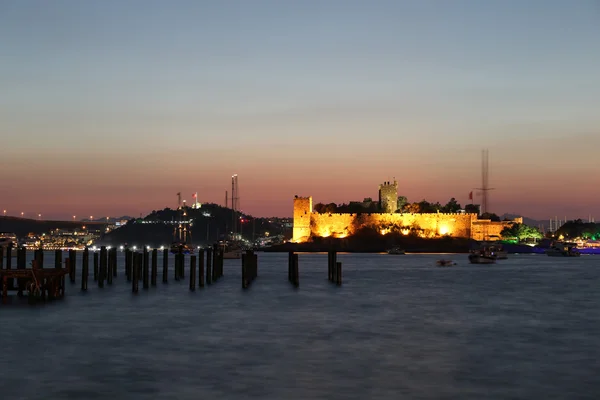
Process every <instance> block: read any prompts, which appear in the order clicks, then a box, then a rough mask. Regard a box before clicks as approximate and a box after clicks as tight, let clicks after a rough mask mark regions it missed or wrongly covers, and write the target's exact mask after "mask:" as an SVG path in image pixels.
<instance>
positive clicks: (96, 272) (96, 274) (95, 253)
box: [94, 251, 99, 282]
mask: <svg viewBox="0 0 600 400" xmlns="http://www.w3.org/2000/svg"><path fill="white" fill-rule="evenodd" d="M98 273H99V271H98V252H96V251H95V252H94V282H96V281H98Z"/></svg>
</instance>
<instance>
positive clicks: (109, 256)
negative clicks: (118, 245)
mask: <svg viewBox="0 0 600 400" xmlns="http://www.w3.org/2000/svg"><path fill="white" fill-rule="evenodd" d="M115 251H116V249H107V250H106V262H107V267H106V270H105V271H106V276H105V277H106V283H108V284H109V285H112V283H113V276H114V272H113V271H114V270H115V269H116V268H117V266H116V265H115V261H116V260H115V259H114V258H113V254H115Z"/></svg>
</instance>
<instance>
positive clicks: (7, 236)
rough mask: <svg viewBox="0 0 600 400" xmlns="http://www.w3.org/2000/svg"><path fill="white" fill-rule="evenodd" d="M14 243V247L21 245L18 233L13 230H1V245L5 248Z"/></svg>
mask: <svg viewBox="0 0 600 400" xmlns="http://www.w3.org/2000/svg"><path fill="white" fill-rule="evenodd" d="M11 244H12V248H13V249H16V248H17V247H19V241H18V240H17V235H16V234H14V233H11V232H0V247H2V248H3V249H6V248H8V246H10V245H11Z"/></svg>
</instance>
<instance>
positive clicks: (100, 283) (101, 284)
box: [98, 246, 107, 288]
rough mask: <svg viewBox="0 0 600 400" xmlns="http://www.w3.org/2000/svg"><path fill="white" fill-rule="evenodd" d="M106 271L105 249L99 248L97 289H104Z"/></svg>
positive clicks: (103, 247)
mask: <svg viewBox="0 0 600 400" xmlns="http://www.w3.org/2000/svg"><path fill="white" fill-rule="evenodd" d="M106 269H107V257H106V247H105V246H102V247H100V271H99V273H98V287H99V288H103V287H104V280H105V279H106Z"/></svg>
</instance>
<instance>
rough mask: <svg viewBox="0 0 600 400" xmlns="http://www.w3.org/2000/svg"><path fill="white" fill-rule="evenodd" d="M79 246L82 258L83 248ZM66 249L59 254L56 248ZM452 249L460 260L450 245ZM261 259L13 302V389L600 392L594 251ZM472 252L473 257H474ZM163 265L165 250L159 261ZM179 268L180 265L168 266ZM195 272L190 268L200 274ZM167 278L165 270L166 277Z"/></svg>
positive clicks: (13, 392) (288, 395)
mask: <svg viewBox="0 0 600 400" xmlns="http://www.w3.org/2000/svg"><path fill="white" fill-rule="evenodd" d="M78 256H79V255H78ZM47 257H48V260H53V258H52V257H53V255H47ZM446 257H447V256H446ZM338 258H339V261H342V262H343V265H344V285H343V286H342V287H336V286H335V285H331V284H330V283H329V282H328V281H327V255H323V254H318V255H310V254H302V255H300V288H298V289H294V288H293V287H292V286H291V285H290V284H289V283H288V282H287V254H259V277H258V278H257V280H256V281H255V282H254V283H253V284H252V286H251V288H250V289H248V290H246V291H242V289H241V278H240V261H239V260H226V261H225V276H224V278H222V279H221V280H220V281H219V282H217V283H216V284H214V285H212V286H208V287H206V288H204V289H199V290H197V291H196V292H194V293H190V292H189V291H188V286H187V282H186V281H181V282H175V281H174V280H173V279H172V276H170V281H169V284H168V285H163V284H162V283H159V284H158V286H157V287H156V288H151V289H149V290H143V289H142V288H141V285H140V293H139V294H138V295H137V296H136V295H132V294H131V293H130V292H131V289H130V286H129V285H128V284H127V283H126V281H125V279H124V273H123V271H122V268H123V262H122V260H120V261H119V263H120V267H121V270H120V271H119V277H118V278H117V280H116V283H115V284H114V285H113V286H112V287H109V286H107V287H105V288H104V289H98V288H97V287H96V286H95V285H94V284H93V283H92V282H90V290H89V291H88V293H80V292H79V279H78V283H77V284H76V285H72V286H71V285H70V284H69V283H67V297H66V299H65V300H64V301H59V302H55V303H51V304H48V305H42V306H37V307H30V306H27V305H19V304H13V305H11V306H7V307H2V306H0V343H2V344H3V351H2V355H1V356H0V371H1V373H0V393H1V398H2V399H11V400H13V399H14V400H16V399H44V400H47V399H111V400H117V399H127V400H129V399H178V400H182V399H200V398H204V399H238V398H239V399H245V398H257V399H278V400H279V399H399V398H407V399H450V398H453V399H477V400H480V399H508V398H510V399H567V398H569V399H575V398H577V399H585V398H589V399H595V398H597V394H598V393H600V381H599V379H598V377H597V373H598V371H599V364H598V361H597V360H599V359H600V335H599V334H600V329H599V328H600V322H599V321H600V311H599V310H600V308H599V307H598V304H600V301H599V300H600V294H599V293H600V292H599V291H598V287H599V284H600V268H598V261H597V258H593V257H581V258H579V259H560V258H558V259H557V258H550V257H545V256H533V255H527V256H513V257H511V258H510V259H509V260H503V261H502V262H499V263H498V264H497V265H493V266H485V265H469V264H467V263H466V256H464V255H462V256H456V257H455V260H457V261H460V263H459V266H457V267H455V268H436V267H435V266H434V265H435V260H436V259H437V258H439V257H438V256H435V255H407V256H389V255H345V254H341V255H338ZM463 259H464V261H463ZM161 265H162V263H161V261H160V260H159V266H161ZM170 272H171V274H172V273H173V268H172V266H171V268H170ZM188 276H189V274H188ZM159 282H160V279H159Z"/></svg>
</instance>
